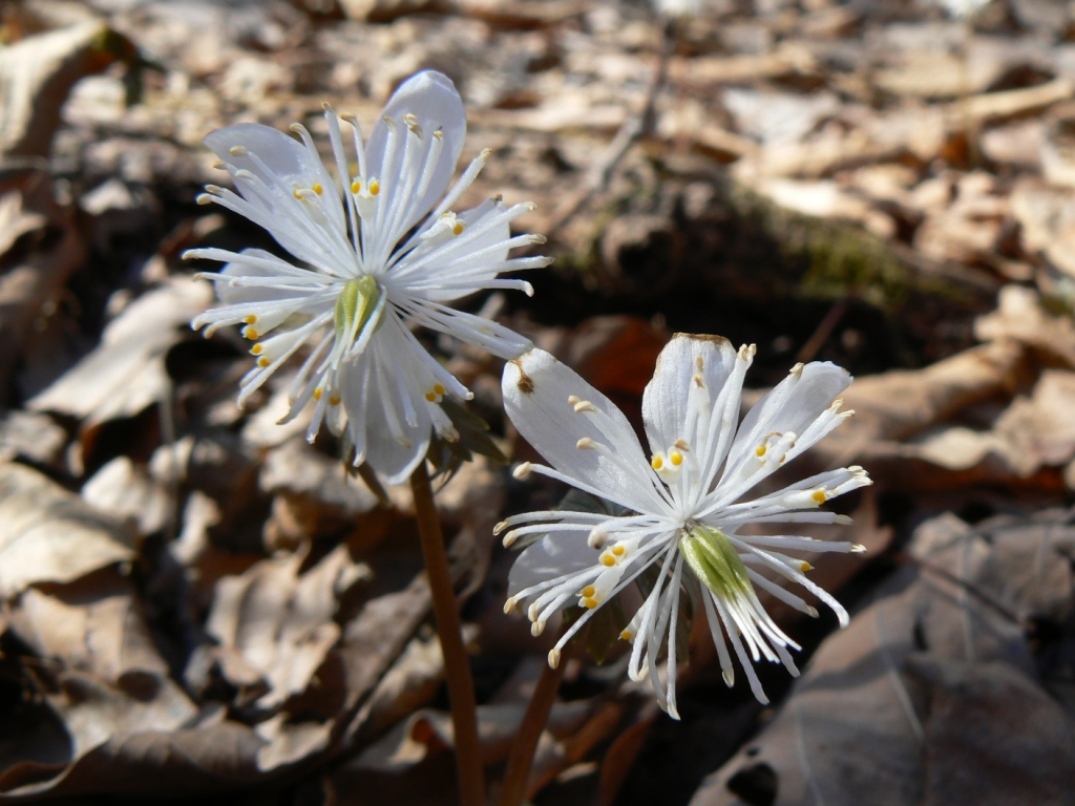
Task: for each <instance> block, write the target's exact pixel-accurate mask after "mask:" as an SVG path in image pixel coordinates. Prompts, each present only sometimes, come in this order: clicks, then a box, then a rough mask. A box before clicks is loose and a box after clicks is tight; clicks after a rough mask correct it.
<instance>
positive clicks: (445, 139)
mask: <svg viewBox="0 0 1075 806" xmlns="http://www.w3.org/2000/svg"><path fill="white" fill-rule="evenodd" d="M325 120H326V121H327V123H328V132H329V138H330V141H331V146H332V154H333V161H334V163H335V176H333V174H331V173H330V172H329V170H328V169H327V168H326V167H325V165H324V164H323V163H322V161H321V159H320V157H319V156H318V153H317V149H316V147H315V146H314V143H313V140H312V138H311V137H310V134H309V132H307V130H306V129H305V128H304V127H303V126H301V125H299V124H294V125H293V126H292V127H291V130H292V131H293V132H294V133H296V134H298V135H299V138H301V139H296V138H294V137H291V136H289V135H287V134H285V133H283V132H280V131H277V130H275V129H272V128H270V127H267V126H262V125H258V124H253V123H243V124H239V125H236V126H229V127H227V128H224V129H219V130H217V131H215V132H212V133H211V134H210V135H209V136H208V137H206V139H205V142H206V144H207V145H208V146H209V148H210V149H212V151H213V152H214V153H216V155H217V156H218V157H220V159H221V161H222V167H224V168H226V169H227V170H228V173H230V174H231V177H232V180H233V181H234V183H235V186H236V187H237V188H238V190H239V194H236V193H234V192H232V191H230V190H225V189H223V188H220V187H216V186H212V185H211V186H209V187H207V188H206V190H207V193H206V194H204V195H202V196H201V197H200V198H199V202H200V203H204V204H208V203H216V204H219V205H221V206H222V207H226V208H227V209H229V210H233V211H235V212H236V213H239V214H240V215H242V216H245V217H246V218H248V219H250V220H251V221H253V222H254V223H256V224H259V225H261V226H262V227H264V228H265V229H266V230H268V231H269V233H271V234H272V236H273V237H274V238H275V239H276V241H277V243H279V244H280V246H282V247H283V248H284V249H286V250H287V251H288V252H289V253H290V254H291V255H292V256H293V257H294V259H295V262H290V261H288V260H283V259H281V258H279V257H276V256H274V255H272V254H269V253H268V252H265V251H263V250H260V249H247V250H244V251H242V252H229V251H225V250H223V249H194V250H191V251H189V252H187V253H186V255H185V256H184V257H187V258H206V259H209V260H216V261H220V262H222V263H227V265H226V266H225V267H224V269H223V270H222V271H221V272H219V273H217V274H206V275H202V276H206V277H208V278H209V279H211V280H213V281H214V282H215V283H216V288H217V294H218V296H219V297H220V300H221V302H222V303H223V305H221V306H220V307H217V308H214V309H212V310H209V311H207V312H206V313H204V314H202V315H201V316H199V317H197V318H196V319H195V320H194V322H193V325H194V327H201V326H203V325H208V326H209V327H208V328H207V330H206V332H207V333H209V332H211V331H212V330H213V329H215V328H217V327H220V326H222V325H231V324H241V325H243V326H244V327H243V335H244V336H246V337H247V338H249V339H251V340H254V341H256V344H255V345H254V346H253V349H251V353H253V354H254V355H255V356H256V357H257V364H256V366H255V367H254V368H253V369H252V370H251V371H250V372H249V373H248V374H247V375H246V377H244V378H243V380H242V384H241V392H240V394H239V403H240V405H241V404H242V403H243V402H244V401H245V400H246V399H247V398H248V397H249V396H250V394H251V393H252V392H254V390H256V389H257V388H258V387H260V386H261V385H262V384H263V383H265V381H266V380H267V379H268V378H269V376H271V375H272V374H273V373H274V372H275V371H276V370H277V369H278V368H279V367H280V366H281V365H282V364H283V363H284V362H285V361H286V360H288V359H289V358H290V357H291V356H292V355H294V354H295V353H296V352H297V351H298V350H299V348H300V347H302V346H303V345H304V344H306V343H310V344H311V345H312V350H311V352H310V353H309V355H308V356H307V357H306V359H305V361H304V362H303V363H302V365H301V368H300V369H299V371H298V374H297V376H296V377H295V380H294V382H293V384H292V385H291V389H290V392H291V409H290V412H289V414H288V416H287V417H286V418H285V421H286V420H290V419H292V418H294V417H295V416H296V415H297V414H298V413H299V412H300V411H302V409H303V408H304V407H305V406H306V405H307V404H308V403H309V402H310V401H311V399H312V400H314V401H316V405H315V408H314V413H313V418H312V421H311V423H310V426H309V429H308V431H307V437H308V438H309V439H311V440H313V439H314V437H315V436H316V435H317V432H318V431H319V429H320V427H321V424H322V422H324V421H327V424H328V426H329V428H330V429H332V430H333V431H334V432H336V433H340V432H341V430H342V428H343V427H344V426H346V427H347V430H348V433H349V436H350V438H351V441H352V442H353V444H354V448H355V463H356V464H360V463H362V462H363V461H366V462H368V463H369V464H370V465H371V466H372V467H373V468H375V469H376V470H379V471H381V472H383V473H384V474H386V475H387V476H388V480H389V482H390V483H398V482H400V481H402V480H403V479H405V478H406V477H407V476H408V475H409V474H410V472H411V471H412V470H413V469H414V467H415V466H416V465H417V464H418V462H420V461H422V459H423V458H424V457H425V454H426V451H427V449H428V446H429V440H430V438H431V434H432V432H433V430H434V429H435V430H436V431H437V433H438V434H440V435H442V436H443V437H445V438H447V439H452V438H454V436H455V432H454V429H453V427H452V425H451V422H450V421H449V419H448V417H447V415H445V413H444V412H443V410H442V409H441V407H440V406H439V405H437V404H438V403H439V402H440V400H441V399H442V396H443V395H445V394H454V395H458V396H460V397H463V398H470V397H471V394H470V392H469V391H468V390H467V389H466V387H464V386H463V385H462V384H461V383H460V382H459V381H458V380H457V379H456V378H455V377H454V376H453V375H451V374H450V373H449V372H448V371H447V370H445V369H444V367H442V366H441V365H440V364H439V363H438V362H437V361H436V360H435V359H434V358H433V357H432V356H431V355H430V354H429V353H428V352H427V351H426V350H425V348H424V347H423V346H422V345H421V344H420V343H419V341H418V340H417V339H416V338H415V336H414V334H413V333H412V332H411V326H414V325H417V326H422V327H426V328H430V329H432V330H436V331H440V332H442V333H447V334H450V335H452V336H454V337H456V338H458V339H460V340H462V341H466V342H470V343H471V344H475V345H478V346H480V347H482V348H484V349H486V350H488V351H490V352H491V353H494V354H495V355H497V356H500V357H502V358H514V357H515V356H518V355H519V354H521V353H522V352H524V351H525V350H527V349H528V348H529V347H530V342H529V341H527V340H526V339H524V338H523V337H521V336H519V335H517V334H516V333H513V332H512V331H510V330H508V329H507V328H504V327H501V326H499V325H497V324H494V323H493V322H490V321H487V320H485V319H482V318H480V317H477V316H473V315H471V314H467V313H462V312H460V311H456V310H453V309H452V308H450V307H448V305H447V304H446V303H449V302H451V301H453V300H456V299H458V298H460V297H464V296H466V295H468V294H471V293H473V292H475V291H479V290H483V289H499V288H514V289H520V290H522V291H525V292H526V293H528V294H530V293H533V291H532V289H531V287H530V284H529V283H526V282H524V281H522V280H502V279H497V275H498V274H499V273H500V272H504V271H513V270H519V269H531V268H539V267H542V266H546V265H548V263H549V260H548V259H547V258H544V257H523V258H515V259H508V257H507V255H508V251H509V250H510V249H512V248H513V247H517V246H524V245H527V244H535V243H543V242H544V238H543V237H542V236H540V235H520V236H516V237H512V236H511V233H510V231H509V228H508V224H509V222H511V221H512V220H513V219H515V218H517V217H518V216H520V215H522V214H523V213H525V212H527V211H529V210H531V209H533V206H532V205H530V204H517V205H515V206H513V207H506V206H505V205H504V204H502V203H501V201H500V200H499V199H491V200H488V201H486V202H484V203H482V204H480V205H478V206H477V207H475V208H473V209H471V210H467V211H465V212H459V213H456V212H453V209H452V208H453V206H454V205H455V204H456V202H457V201H458V200H459V198H460V196H461V195H462V194H463V192H464V191H465V190H466V189H467V188H468V187H469V186H470V184H471V182H473V180H474V178H475V177H476V176H477V175H478V172H479V171H480V170H481V169H482V166H483V165H484V164H485V160H486V157H487V155H488V152H483V153H482V154H481V156H479V157H478V158H477V159H475V160H474V161H473V162H472V163H471V164H470V167H468V168H467V170H466V171H465V172H464V173H463V175H462V176H461V177H460V179H459V180H458V182H456V184H455V186H454V187H452V189H451V190H450V191H448V193H447V195H445V191H446V189H447V188H448V185H449V182H450V180H451V177H452V174H453V172H454V170H455V165H456V162H457V161H458V159H459V154H460V152H461V151H462V148H463V139H464V137H465V135H466V114H465V111H464V109H463V102H462V100H461V99H460V97H459V93H458V92H457V91H456V89H455V87H454V86H453V84H452V82H451V81H450V80H449V79H448V78H447V77H446V76H444V75H442V74H440V73H436V72H423V73H419V74H417V75H415V76H413V77H412V78H410V79H409V80H408V81H406V82H405V83H404V84H403V85H401V86H400V88H399V89H398V90H397V91H396V92H395V94H394V95H393V96H392V98H391V99H390V100H389V102H388V105H387V106H386V107H385V109H384V112H383V114H382V116H381V118H380V120H378V122H377V124H376V125H375V126H374V128H373V131H372V133H371V134H370V137H369V140H368V141H366V142H363V140H362V136H361V133H360V131H359V128H358V124H357V122H356V121H354V120H353V119H352V118H345V120H347V121H348V122H349V123H350V124H351V127H352V131H353V138H352V139H353V144H352V150H351V152H350V153H349V152H348V149H346V148H345V147H344V142H343V135H342V133H341V127H340V118H339V117H338V116H337V115H336V114H335V113H334V112H333V111H332V110H330V109H328V108H327V107H326V110H325ZM349 160H354V161H353V162H349ZM442 197H443V198H442Z"/></svg>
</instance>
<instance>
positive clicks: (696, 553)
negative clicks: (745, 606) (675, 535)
mask: <svg viewBox="0 0 1075 806" xmlns="http://www.w3.org/2000/svg"><path fill="white" fill-rule="evenodd" d="M679 550H680V551H681V552H683V556H684V557H685V558H686V559H687V564H688V565H689V566H690V567H691V570H692V571H694V573H695V575H696V576H697V577H698V579H700V580H701V581H702V582H704V583H705V586H706V587H707V588H709V590H711V591H712V592H713V593H714V594H715V595H716V596H718V597H719V598H720V600H721V601H724V602H731V601H737V600H742V599H743V598H746V597H749V596H750V595H751V594H752V593H753V591H754V585H753V584H752V583H751V581H750V576H749V575H748V574H747V568H746V566H745V565H743V561H742V560H741V559H740V558H739V553H738V552H737V551H736V550H735V547H734V546H733V545H732V541H730V540H729V539H728V536H727V535H726V534H724V532H722V531H720V529H711V528H709V527H708V526H695V527H694V528H693V529H692V530H691V531H690V533H689V534H687V535H685V536H684V537H682V538H680V540H679Z"/></svg>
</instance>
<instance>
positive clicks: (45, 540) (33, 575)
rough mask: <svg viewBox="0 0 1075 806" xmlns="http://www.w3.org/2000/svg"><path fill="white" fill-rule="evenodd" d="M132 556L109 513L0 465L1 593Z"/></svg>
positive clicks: (128, 543)
mask: <svg viewBox="0 0 1075 806" xmlns="http://www.w3.org/2000/svg"><path fill="white" fill-rule="evenodd" d="M132 557H133V552H132V550H131V535H130V534H129V533H128V532H127V531H126V530H125V529H123V528H122V527H121V526H120V525H119V524H117V523H116V522H115V521H114V520H113V519H112V518H109V517H108V516H106V515H104V514H103V513H101V512H99V511H98V510H96V509H94V508H93V507H91V506H89V505H88V504H86V503H85V502H84V501H83V500H82V499H80V498H79V497H78V496H77V495H74V494H72V493H69V492H67V491H66V490H64V489H63V488H62V487H60V486H59V485H57V484H55V483H53V482H52V481H50V480H49V479H48V478H46V477H45V476H43V475H41V474H40V473H38V472H37V471H35V470H30V469H29V468H27V467H23V466H21V465H16V464H0V596H2V597H5V598H6V597H11V596H14V595H16V594H18V593H21V592H22V591H23V590H25V589H26V588H27V587H29V586H30V585H34V584H37V583H43V582H59V583H63V582H71V581H73V580H76V579H78V578H79V577H82V576H85V575H86V574H89V573H91V572H92V571H96V570H97V569H99V568H104V567H105V566H109V565H114V564H116V563H122V562H127V561H128V560H130V559H131V558H132Z"/></svg>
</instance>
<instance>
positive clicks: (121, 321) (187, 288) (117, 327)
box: [28, 277, 211, 427]
mask: <svg viewBox="0 0 1075 806" xmlns="http://www.w3.org/2000/svg"><path fill="white" fill-rule="evenodd" d="M210 293H211V292H210V289H209V288H208V286H207V284H205V283H202V282H198V281H197V280H194V279H193V278H190V277H176V278H173V279H171V280H169V281H168V282H167V283H166V284H165V285H163V286H161V287H160V288H158V289H156V290H154V291H151V292H149V293H148V294H146V295H145V296H143V297H140V298H139V299H137V300H135V301H134V302H132V303H131V304H130V305H129V306H128V307H127V308H126V309H125V310H124V311H123V313H121V314H120V315H119V316H118V317H116V319H115V320H114V321H112V322H111V323H110V324H109V325H108V326H107V327H106V328H105V330H104V333H103V334H102V336H101V344H100V345H99V346H98V347H97V348H96V349H95V350H94V351H93V352H91V353H90V354H89V355H88V356H86V357H85V358H84V359H82V361H80V362H79V363H78V364H77V365H76V366H75V367H74V368H72V369H71V370H70V371H69V372H68V373H66V374H65V375H64V376H63V377H61V378H60V379H59V380H58V381H56V383H54V384H52V386H50V387H49V388H48V389H45V390H44V391H43V392H41V393H40V394H38V395H36V396H35V397H34V398H33V399H32V400H30V402H29V403H28V406H29V408H31V409H34V410H37V411H55V412H59V413H62V414H69V415H71V416H73V417H78V418H80V419H83V420H84V421H85V423H84V427H91V426H93V425H97V424H99V423H102V422H105V421H106V420H110V419H112V418H115V417H129V416H132V415H135V414H138V413H139V412H141V411H142V410H143V409H145V408H146V407H147V406H150V405H153V404H154V403H156V402H157V401H159V400H161V399H162V397H163V396H164V395H166V394H168V389H169V388H170V384H169V381H168V375H167V373H166V371H165V369H164V363H163V359H164V353H165V351H167V349H168V348H169V347H171V346H172V345H173V344H175V343H176V342H177V341H178V340H179V334H178V332H177V328H179V327H183V326H186V325H187V324H188V323H189V322H190V320H191V318H192V317H194V316H195V315H196V314H197V313H198V312H200V311H202V310H204V308H205V307H206V306H207V305H208V304H209V303H210Z"/></svg>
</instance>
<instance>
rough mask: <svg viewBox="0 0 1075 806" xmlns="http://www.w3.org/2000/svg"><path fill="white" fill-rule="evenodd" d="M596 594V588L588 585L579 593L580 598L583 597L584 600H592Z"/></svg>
mask: <svg viewBox="0 0 1075 806" xmlns="http://www.w3.org/2000/svg"><path fill="white" fill-rule="evenodd" d="M596 594H597V588H595V587H594V586H593V585H587V586H586V587H585V588H583V589H582V591H581V592H580V593H579V596H581V597H582V598H583V599H592V598H593V597H594V596H595V595H596Z"/></svg>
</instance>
